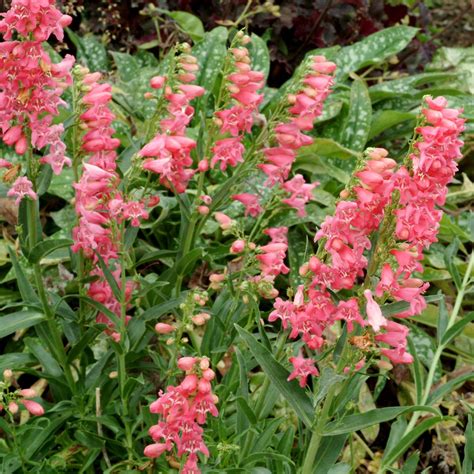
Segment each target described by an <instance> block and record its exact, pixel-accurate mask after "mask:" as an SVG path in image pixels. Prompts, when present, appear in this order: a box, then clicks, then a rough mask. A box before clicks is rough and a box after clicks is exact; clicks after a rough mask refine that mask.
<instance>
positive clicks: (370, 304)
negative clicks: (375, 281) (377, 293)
mask: <svg viewBox="0 0 474 474" xmlns="http://www.w3.org/2000/svg"><path fill="white" fill-rule="evenodd" d="M364 296H365V298H366V299H367V306H366V310H367V317H368V320H369V324H370V325H371V326H372V328H373V330H374V331H375V332H379V331H380V328H382V327H384V326H386V325H387V323H388V321H387V319H386V318H385V317H384V316H383V315H382V310H381V309H380V306H379V305H378V303H377V302H376V301H375V300H374V298H373V297H372V292H371V291H370V290H365V291H364Z"/></svg>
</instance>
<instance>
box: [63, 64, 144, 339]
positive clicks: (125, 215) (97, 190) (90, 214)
mask: <svg viewBox="0 0 474 474" xmlns="http://www.w3.org/2000/svg"><path fill="white" fill-rule="evenodd" d="M82 72H83V77H82V85H83V89H85V90H86V94H85V95H84V96H83V97H82V105H83V106H84V107H85V111H84V112H83V113H82V114H81V116H80V117H79V118H80V120H81V122H82V124H83V129H85V134H84V135H83V137H82V150H83V151H84V152H85V153H86V154H89V158H88V161H87V162H86V163H84V165H83V173H82V176H81V178H80V180H79V182H78V183H76V184H74V187H75V189H76V203H75V206H76V213H77V214H78V216H79V220H78V224H77V225H76V227H75V228H74V229H73V238H74V245H73V247H72V250H73V251H74V252H78V251H79V250H81V251H82V252H83V255H84V257H86V258H88V259H90V261H91V262H92V264H93V270H92V271H91V275H92V276H96V277H98V279H96V280H95V281H93V282H92V283H91V284H90V286H89V290H88V295H89V296H90V297H91V298H92V299H94V300H95V301H98V302H99V303H101V304H102V305H104V306H105V307H106V308H107V309H109V310H110V311H112V312H113V313H114V314H116V315H117V316H120V314H121V305H120V302H119V301H117V299H116V298H115V296H114V295H113V292H112V289H111V287H110V285H109V283H108V282H107V281H106V278H105V276H104V274H103V272H102V270H101V269H100V266H99V265H98V255H100V256H101V258H102V259H103V261H104V263H105V264H106V265H108V264H109V263H110V262H111V261H116V260H117V259H118V256H119V250H120V239H121V230H120V223H121V222H122V221H123V220H124V219H130V220H131V221H132V222H131V223H132V225H138V224H139V219H141V218H145V219H146V218H147V217H148V213H147V211H146V210H145V204H144V203H142V202H139V201H125V200H124V199H123V197H122V195H121V194H120V192H119V191H118V184H119V181H120V178H119V175H118V174H117V172H116V167H117V165H116V159H117V153H116V149H117V147H118V146H119V145H120V141H119V140H118V139H116V138H113V136H112V135H113V133H114V129H113V128H112V126H111V125H112V121H113V120H114V118H115V116H114V114H113V113H112V112H111V111H110V108H109V103H110V101H111V100H112V88H111V86H110V85H109V84H101V83H99V80H100V78H101V76H100V73H92V74H91V73H88V72H87V71H82ZM113 275H114V277H115V279H116V281H117V284H118V285H119V286H120V284H121V283H120V281H121V278H120V275H121V268H120V266H119V265H118V263H117V262H116V267H115V271H114V272H113ZM131 292H132V285H131V284H130V283H128V282H127V287H126V291H125V296H126V300H127V301H129V300H130V297H131ZM97 321H98V322H101V323H105V324H107V325H108V326H110V327H111V328H113V326H114V325H113V323H112V322H111V321H110V320H109V318H107V316H105V315H104V314H102V313H100V314H99V316H98V317H97ZM112 336H113V337H114V339H116V340H118V338H119V334H118V333H116V332H112Z"/></svg>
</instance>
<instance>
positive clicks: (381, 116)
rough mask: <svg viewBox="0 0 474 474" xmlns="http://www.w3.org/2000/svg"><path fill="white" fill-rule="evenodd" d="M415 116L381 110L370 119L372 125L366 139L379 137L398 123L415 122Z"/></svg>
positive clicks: (408, 113) (407, 113)
mask: <svg viewBox="0 0 474 474" xmlns="http://www.w3.org/2000/svg"><path fill="white" fill-rule="evenodd" d="M415 118H416V114H413V113H410V112H400V111H398V110H382V111H381V112H379V113H377V114H376V115H375V116H373V117H372V124H371V126H370V132H369V135H368V139H369V140H371V139H372V138H374V137H376V136H377V135H380V134H381V133H382V132H384V131H385V130H387V129H389V128H391V127H393V126H395V125H398V124H399V123H402V122H406V121H407V120H415Z"/></svg>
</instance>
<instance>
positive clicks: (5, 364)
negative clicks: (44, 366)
mask: <svg viewBox="0 0 474 474" xmlns="http://www.w3.org/2000/svg"><path fill="white" fill-rule="evenodd" d="M0 321H1V319H0ZM33 363H36V361H35V359H34V358H33V357H31V355H30V354H27V353H26V352H10V353H9V354H3V355H0V373H2V374H3V371H4V370H5V369H15V370H21V368H22V367H26V366H28V365H31V364H33Z"/></svg>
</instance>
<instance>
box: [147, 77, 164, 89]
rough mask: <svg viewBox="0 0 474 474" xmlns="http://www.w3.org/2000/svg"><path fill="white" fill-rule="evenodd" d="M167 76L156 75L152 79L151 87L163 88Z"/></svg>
mask: <svg viewBox="0 0 474 474" xmlns="http://www.w3.org/2000/svg"><path fill="white" fill-rule="evenodd" d="M165 81H166V78H165V77H163V76H155V77H152V78H151V79H150V87H152V88H153V89H161V88H162V87H163V86H164V84H165Z"/></svg>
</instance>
